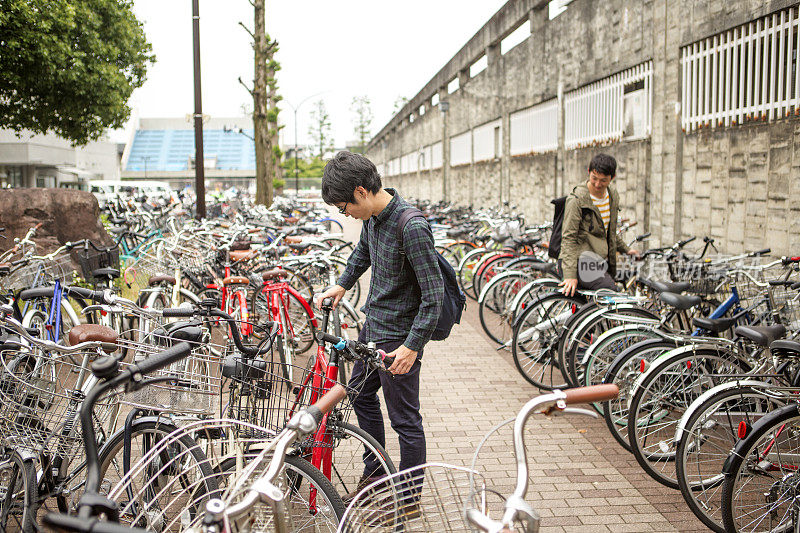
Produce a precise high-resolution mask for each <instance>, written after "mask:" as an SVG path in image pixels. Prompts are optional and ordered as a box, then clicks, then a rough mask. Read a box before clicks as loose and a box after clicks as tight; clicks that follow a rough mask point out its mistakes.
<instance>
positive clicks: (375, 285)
mask: <svg viewBox="0 0 800 533" xmlns="http://www.w3.org/2000/svg"><path fill="white" fill-rule="evenodd" d="M386 191H387V192H388V193H389V194H391V195H392V196H393V198H392V200H391V201H390V202H389V205H387V206H386V207H385V208H384V209H383V211H381V212H380V214H378V215H377V216H373V217H370V219H369V220H368V221H366V222H365V223H364V226H363V227H362V229H361V238H360V239H359V241H358V244H357V245H356V248H355V250H353V253H352V254H351V255H350V258H349V259H348V261H347V267H346V268H345V270H344V273H343V274H342V276H341V277H340V278H339V281H338V282H337V284H338V285H340V286H341V287H344V288H345V289H350V288H352V287H353V285H354V284H355V282H356V280H357V279H358V278H359V277H360V276H361V275H362V274H363V273H364V272H365V271H366V270H367V268H369V267H370V266H371V267H372V277H371V279H370V282H369V294H368V295H367V301H366V303H365V304H364V306H363V307H362V308H361V310H362V311H363V312H364V314H365V315H366V317H367V323H366V326H365V327H366V328H367V331H366V335H367V340H368V341H374V342H386V341H391V340H401V339H404V342H403V344H404V345H405V346H406V347H407V348H410V349H412V350H414V351H416V352H419V351H420V350H422V348H423V346H425V343H427V342H428V340H430V338H431V335H432V334H433V330H434V329H435V328H436V324H437V323H438V321H439V314H440V313H441V310H442V299H443V298H444V281H443V279H442V273H441V271H440V270H439V263H438V261H437V259H436V251H435V250H434V247H433V233H431V228H430V225H428V222H427V221H426V220H424V219H422V218H420V217H415V218H412V219H411V220H409V221H408V223H407V224H406V227H405V229H404V231H403V248H404V250H405V256H403V255H401V254H400V249H399V244H400V243H398V242H397V221H398V218H400V213H402V212H403V211H405V210H406V209H408V208H409V207H411V206H410V205H409V204H408V203H407V202H405V200H403V199H402V198H401V197H400V195H399V194H397V192H396V191H395V190H394V189H389V188H387V189H386ZM406 259H407V261H406ZM404 263H405V264H404ZM409 264H410V266H411V267H409ZM412 268H413V270H412Z"/></svg>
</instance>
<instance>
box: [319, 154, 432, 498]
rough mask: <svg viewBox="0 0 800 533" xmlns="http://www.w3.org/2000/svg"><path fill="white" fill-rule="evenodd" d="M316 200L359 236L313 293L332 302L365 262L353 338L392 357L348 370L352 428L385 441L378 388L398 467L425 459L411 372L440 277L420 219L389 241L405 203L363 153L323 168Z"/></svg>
mask: <svg viewBox="0 0 800 533" xmlns="http://www.w3.org/2000/svg"><path fill="white" fill-rule="evenodd" d="M322 199H323V200H324V201H325V203H327V204H330V205H334V206H336V207H337V208H338V209H339V212H340V213H342V214H343V215H346V216H351V217H353V218H357V219H360V220H362V221H363V223H364V224H363V227H362V229H361V238H360V239H359V241H358V244H357V245H356V248H355V250H354V251H353V253H352V254H351V255H350V259H349V260H348V261H347V268H345V271H344V273H343V274H342V276H341V277H340V278H339V280H338V281H337V284H336V285H334V286H333V287H332V288H331V289H329V290H327V291H326V292H325V293H323V294H322V295H320V296H319V297H318V298H317V302H318V303H319V302H320V301H321V300H322V299H324V298H328V297H333V299H334V306H336V304H337V303H338V302H339V300H340V299H341V298H342V296H344V294H345V291H347V290H349V289H350V288H352V286H353V285H354V284H355V282H356V280H357V279H358V278H359V277H360V276H361V275H362V274H363V273H364V272H365V271H366V270H367V268H369V267H372V276H371V278H370V286H369V294H368V295H367V301H366V303H365V304H364V306H363V307H362V308H361V310H362V311H363V312H364V314H365V315H366V317H367V319H366V324H365V326H364V328H363V329H362V330H361V333H360V334H359V340H360V341H361V342H375V344H376V345H377V347H378V348H381V349H383V350H385V351H386V352H387V354H388V355H389V357H394V358H395V359H394V363H392V365H391V366H390V367H389V373H388V374H387V373H385V372H372V373H370V372H367V371H366V369H365V368H364V366H363V365H362V364H361V363H360V362H356V364H355V365H354V367H353V373H352V377H351V378H350V386H354V385H355V384H358V387H360V386H361V382H362V381H363V388H362V389H361V392H360V394H359V395H358V396H357V397H356V398H355V399H354V401H353V410H354V411H355V413H356V416H357V417H358V425H359V426H360V427H361V428H362V429H363V430H364V431H366V432H367V433H369V434H370V435H372V436H373V437H374V438H375V440H377V441H378V442H379V443H380V444H381V446H384V447H385V446H386V436H385V433H384V426H383V416H382V415H381V410H380V400H379V399H378V394H377V392H378V389H379V388H383V397H384V400H385V401H386V409H387V411H388V413H389V420H390V421H391V424H392V428H393V429H394V430H395V431H396V432H397V434H398V436H399V441H400V468H399V469H400V470H403V469H406V468H410V467H413V466H417V465H421V464H423V463H424V462H425V454H426V449H425V433H424V430H423V428H422V416H421V415H420V412H419V408H420V405H419V373H420V366H421V359H422V350H423V347H424V346H425V344H426V343H427V342H428V340H430V338H431V335H432V334H433V330H434V328H435V327H436V324H437V322H438V320H439V314H440V312H441V307H442V299H443V298H444V281H443V280H442V274H441V271H440V270H439V263H438V261H437V259H436V251H435V250H434V247H433V234H432V233H431V229H430V226H429V225H428V222H427V221H426V220H424V219H423V218H420V217H414V218H411V219H410V220H409V221H408V223H407V224H406V226H405V228H404V230H403V243H402V244H403V249H404V252H405V256H403V255H401V253H400V249H399V248H400V243H399V242H398V239H397V221H398V219H399V218H400V213H402V212H403V211H405V210H406V209H408V208H409V207H411V206H410V205H409V204H408V203H406V202H405V201H404V200H403V199H402V198H401V197H400V195H399V194H397V192H396V191H395V190H394V189H383V188H382V185H381V178H380V176H379V175H378V171H377V169H376V168H375V165H374V164H373V163H372V162H371V161H370V160H369V159H367V158H366V157H364V156H362V155H359V154H353V153H350V152H346V151H341V152H339V153H337V154H336V156H335V157H334V158H333V159H332V160H330V161H329V162H328V163H327V164H326V165H325V170H324V171H323V174H322ZM379 468H380V467H379V466H378V465H377V464H366V465H365V469H364V476H363V477H362V480H361V483H359V487H358V488H357V489H356V491H355V492H353V493H351V494H349V495H348V496H350V497H353V496H355V494H356V493H357V492H358V491H359V490H360V489H361V488H363V487H364V486H366V485H367V484H368V483H371V482H372V481H374V480H375V479H376V478H378V477H380V476H381V475H382V474H383V472H380V471H378V470H377V469H379Z"/></svg>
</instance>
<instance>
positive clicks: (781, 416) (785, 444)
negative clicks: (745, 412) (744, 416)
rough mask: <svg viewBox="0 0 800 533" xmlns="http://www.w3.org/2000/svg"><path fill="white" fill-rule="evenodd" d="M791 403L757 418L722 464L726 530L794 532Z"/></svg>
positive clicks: (799, 473) (799, 434)
mask: <svg viewBox="0 0 800 533" xmlns="http://www.w3.org/2000/svg"><path fill="white" fill-rule="evenodd" d="M798 407H800V406H798V404H797V403H794V404H790V405H787V406H786V407H782V408H780V409H778V410H777V411H773V412H772V413H770V414H768V415H767V416H765V417H763V418H762V419H761V420H759V421H758V422H757V423H756V424H755V425H754V426H753V428H752V429H751V431H750V432H749V434H748V435H747V436H746V437H745V438H744V439H742V440H740V441H739V442H738V444H737V445H736V447H735V448H734V450H733V452H732V453H731V455H730V458H729V460H728V461H727V462H726V468H725V483H724V485H723V487H722V519H723V523H724V525H725V531H728V532H731V533H745V532H748V533H749V532H755V531H781V532H783V531H785V532H790V531H797V525H798V520H800V518H798V509H797V501H796V499H797V483H798V477H800V412H798Z"/></svg>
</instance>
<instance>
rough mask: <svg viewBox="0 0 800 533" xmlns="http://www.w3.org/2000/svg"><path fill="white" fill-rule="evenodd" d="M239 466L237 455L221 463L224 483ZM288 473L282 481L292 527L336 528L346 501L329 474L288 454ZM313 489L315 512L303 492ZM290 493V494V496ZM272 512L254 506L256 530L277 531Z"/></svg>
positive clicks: (296, 529)
mask: <svg viewBox="0 0 800 533" xmlns="http://www.w3.org/2000/svg"><path fill="white" fill-rule="evenodd" d="M235 467H236V458H234V457H229V458H227V459H226V460H225V461H223V462H222V463H221V464H220V465H219V466H218V468H217V472H219V474H221V475H220V485H221V486H222V485H223V484H224V483H225V477H226V475H225V474H226V473H227V472H231V471H232V470H233V469H234V468H235ZM284 473H285V474H286V477H285V478H282V480H281V483H280V485H282V488H283V489H284V492H285V493H286V494H285V495H284V496H285V497H284V501H285V502H286V504H287V515H288V518H289V523H290V524H292V525H295V527H291V528H289V529H288V531H290V532H300V531H309V528H310V530H311V531H325V530H328V531H336V528H337V526H338V524H339V522H340V521H341V519H342V517H343V516H344V511H345V508H346V505H345V503H344V502H343V501H342V497H341V496H340V495H339V493H338V492H337V491H336V489H335V488H334V486H333V484H332V483H331V482H330V481H329V480H328V478H326V477H325V476H324V475H323V474H322V472H320V471H319V470H317V469H316V468H314V466H313V465H312V464H311V463H309V462H308V461H306V460H305V459H303V458H302V457H298V456H296V455H287V456H286V457H285V458H284ZM303 480H305V481H306V482H307V483H308V487H307V488H304V487H302V485H303ZM247 487H249V486H248V485H247V484H245V488H247ZM312 489H313V490H316V498H317V505H316V506H315V508H314V510H313V512H309V507H310V502H308V501H307V500H303V499H302V496H303V494H307V493H310V491H311V490H312ZM287 495H288V496H289V497H286V496H287ZM320 497H321V498H322V499H323V501H324V502H325V503H324V504H323V505H322V506H320V505H319V499H320ZM229 498H230V496H229ZM234 498H235V496H234ZM271 514H272V512H271V510H270V509H269V508H268V506H266V505H260V506H258V507H254V509H253V511H251V519H252V520H253V522H254V524H252V525H251V528H253V529H252V530H253V531H256V530H257V531H273V530H274V528H275V526H274V523H271V519H272V516H271ZM253 515H255V516H253ZM254 526H255V527H254Z"/></svg>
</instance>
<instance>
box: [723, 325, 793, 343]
mask: <svg viewBox="0 0 800 533" xmlns="http://www.w3.org/2000/svg"><path fill="white" fill-rule="evenodd" d="M733 332H734V333H735V334H736V335H738V336H739V337H744V338H745V339H748V340H750V341H752V342H754V343H755V344H757V345H759V346H763V347H764V348H766V347H767V346H769V345H770V344H771V343H772V342H773V341H774V340H776V339H780V338H781V337H783V336H784V335H786V328H785V327H783V326H782V325H780V324H778V325H775V326H739V327H738V328H736V329H735V330H733Z"/></svg>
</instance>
